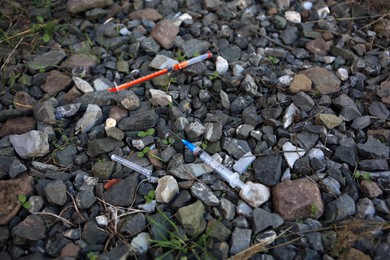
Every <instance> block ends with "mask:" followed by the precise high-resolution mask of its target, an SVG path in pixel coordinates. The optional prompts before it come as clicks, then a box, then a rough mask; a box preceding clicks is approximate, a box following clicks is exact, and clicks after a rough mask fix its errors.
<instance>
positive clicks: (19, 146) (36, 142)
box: [10, 130, 49, 159]
mask: <svg viewBox="0 0 390 260" xmlns="http://www.w3.org/2000/svg"><path fill="white" fill-rule="evenodd" d="M10 142H11V143H12V145H13V147H14V149H15V151H16V153H17V154H18V155H19V156H20V157H22V158H24V159H27V158H34V157H41V156H44V155H46V154H47V153H48V152H49V142H48V136H47V134H46V133H43V132H40V131H36V130H32V131H30V132H27V133H25V134H21V135H11V136H10Z"/></svg>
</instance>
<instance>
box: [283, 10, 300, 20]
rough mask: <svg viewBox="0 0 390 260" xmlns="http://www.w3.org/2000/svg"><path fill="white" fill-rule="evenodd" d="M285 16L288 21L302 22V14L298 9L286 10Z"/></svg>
mask: <svg viewBox="0 0 390 260" xmlns="http://www.w3.org/2000/svg"><path fill="white" fill-rule="evenodd" d="M284 16H285V18H286V20H287V21H290V22H292V23H300V22H301V14H300V13H298V12H296V11H286V12H285V13H284Z"/></svg>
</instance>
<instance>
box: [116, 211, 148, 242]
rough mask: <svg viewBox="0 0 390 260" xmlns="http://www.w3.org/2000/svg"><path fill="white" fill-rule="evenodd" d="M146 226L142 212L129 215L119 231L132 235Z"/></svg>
mask: <svg viewBox="0 0 390 260" xmlns="http://www.w3.org/2000/svg"><path fill="white" fill-rule="evenodd" d="M145 227H146V217H145V215H144V214H143V213H136V214H134V215H131V216H129V217H128V218H127V219H126V221H125V223H123V225H122V226H121V228H120V232H121V233H125V234H128V235H130V236H134V235H135V234H137V233H139V232H141V231H142V230H143V229H144V228H145Z"/></svg>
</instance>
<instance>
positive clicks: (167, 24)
mask: <svg viewBox="0 0 390 260" xmlns="http://www.w3.org/2000/svg"><path fill="white" fill-rule="evenodd" d="M178 33H179V27H177V26H176V25H175V24H173V23H172V22H171V21H169V20H161V21H160V22H158V23H157V24H156V26H154V28H153V30H152V33H151V36H152V37H153V39H155V40H156V42H158V43H159V44H160V45H161V47H163V48H164V49H167V50H168V49H170V48H172V47H173V45H174V43H175V38H176V35H177V34H178Z"/></svg>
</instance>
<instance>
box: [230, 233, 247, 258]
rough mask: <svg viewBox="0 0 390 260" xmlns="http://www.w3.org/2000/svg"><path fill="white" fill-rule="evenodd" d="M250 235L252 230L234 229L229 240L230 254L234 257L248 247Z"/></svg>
mask: <svg viewBox="0 0 390 260" xmlns="http://www.w3.org/2000/svg"><path fill="white" fill-rule="evenodd" d="M251 235H252V230H250V229H244V228H238V227H236V228H235V229H234V230H233V233H232V238H231V239H230V254H231V255H235V254H237V253H239V252H241V251H244V250H245V249H247V248H248V247H249V246H250V242H251Z"/></svg>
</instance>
